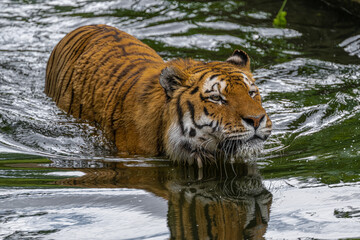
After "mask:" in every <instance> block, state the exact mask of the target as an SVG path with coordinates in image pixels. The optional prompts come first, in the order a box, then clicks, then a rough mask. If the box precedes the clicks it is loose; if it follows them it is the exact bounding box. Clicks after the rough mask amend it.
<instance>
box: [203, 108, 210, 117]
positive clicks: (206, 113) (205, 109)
mask: <svg viewBox="0 0 360 240" xmlns="http://www.w3.org/2000/svg"><path fill="white" fill-rule="evenodd" d="M204 113H205V115H206V116H208V115H209V112H208V110H207V108H206V107H204Z"/></svg>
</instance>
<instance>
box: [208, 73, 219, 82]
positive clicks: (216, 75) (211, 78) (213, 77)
mask: <svg viewBox="0 0 360 240" xmlns="http://www.w3.org/2000/svg"><path fill="white" fill-rule="evenodd" d="M220 75H221V74H215V75H212V76H211V77H210V81H212V80H214V79H215V78H216V77H218V76H220Z"/></svg>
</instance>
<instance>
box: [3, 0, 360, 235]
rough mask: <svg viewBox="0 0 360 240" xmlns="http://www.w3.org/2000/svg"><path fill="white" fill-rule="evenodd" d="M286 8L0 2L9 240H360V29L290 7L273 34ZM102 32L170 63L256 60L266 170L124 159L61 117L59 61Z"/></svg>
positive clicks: (335, 15)
mask: <svg viewBox="0 0 360 240" xmlns="http://www.w3.org/2000/svg"><path fill="white" fill-rule="evenodd" d="M280 6H281V1H279V2H275V1H265V0H257V1H170V0H169V1H154V0H138V1H120V0H109V1H98V2H97V1H86V0H78V1H49V0H42V1H40V0H39V1H36V0H33V1H25V0H24V1H7V0H3V1H1V2H0V187H1V191H0V222H1V225H0V238H4V239H42V238H43V239H71V238H76V239H98V238H103V239H167V238H170V237H171V238H185V239H202V238H205V237H206V236H208V237H210V238H212V239H215V238H218V239H236V238H237V239H242V238H249V237H252V238H255V239H256V238H260V237H261V236H264V238H266V239H296V238H300V239H306V238H316V239H347V238H348V239H351V238H360V201H359V199H360V171H359V167H360V59H359V58H360V20H359V19H357V18H355V17H353V16H350V15H347V14H346V13H343V12H340V11H337V10H335V9H332V8H329V7H328V6H327V5H325V4H323V3H322V2H317V1H313V2H311V3H308V2H306V1H299V0H290V1H288V3H287V6H286V9H285V10H286V11H287V12H288V15H287V20H288V25H287V27H286V28H285V29H280V28H274V27H273V26H272V19H273V18H274V17H275V15H276V13H277V11H278V10H279V8H280ZM98 23H103V24H109V25H112V26H115V27H118V28H119V29H121V30H124V31H126V32H128V33H130V34H133V35H134V36H136V37H138V38H139V39H141V40H142V41H144V42H145V43H147V44H148V45H150V46H151V47H153V48H154V49H155V50H156V51H157V52H159V54H160V55H161V56H162V57H163V58H164V59H166V60H169V59H173V58H177V57H192V58H195V59H202V60H205V61H208V60H224V59H226V58H227V57H228V56H229V55H230V54H231V53H232V51H233V50H234V49H236V48H241V49H244V50H245V51H246V52H248V54H249V55H250V57H251V58H252V59H251V60H252V67H253V69H254V75H255V77H256V78H257V81H258V82H257V83H258V86H259V88H260V91H261V94H262V96H263V102H264V107H265V108H266V109H267V112H268V113H269V115H270V117H271V119H272V121H273V123H274V131H273V134H272V136H271V138H270V139H269V140H268V141H267V144H266V149H265V152H264V155H263V156H261V157H260V158H259V159H258V162H257V165H256V166H253V165H239V166H224V168H221V169H217V170H216V171H214V170H213V169H205V170H204V171H203V172H198V171H197V170H196V169H193V168H183V167H176V166H173V165H172V164H171V163H170V162H169V161H168V160H166V159H156V158H152V159H148V158H141V157H136V158H135V157H134V158H119V157H118V156H116V154H115V153H114V151H113V146H112V144H111V143H109V142H108V141H106V139H104V137H103V135H102V133H101V130H99V129H96V128H95V127H93V126H92V125H90V124H88V123H86V122H85V123H84V122H81V121H78V120H75V119H73V118H72V117H69V116H67V115H66V114H64V113H63V112H62V111H61V110H59V109H58V108H57V107H56V106H55V104H54V103H53V102H52V101H51V100H50V99H49V98H48V97H46V96H45V94H44V93H43V91H44V77H45V67H46V62H47V59H48V57H49V55H50V52H51V50H52V48H53V47H54V46H55V44H56V43H57V42H58V41H59V40H60V39H61V38H62V37H63V36H64V35H65V34H66V33H67V32H69V31H71V30H73V29H74V28H77V27H79V26H82V25H85V24H98ZM48 159H51V160H52V161H50V160H48ZM84 173H86V175H84Z"/></svg>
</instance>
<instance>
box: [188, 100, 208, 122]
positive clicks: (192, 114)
mask: <svg viewBox="0 0 360 240" xmlns="http://www.w3.org/2000/svg"><path fill="white" fill-rule="evenodd" d="M186 103H187V105H188V108H189V110H190V115H191V120H192V122H193V124H194V126H195V127H196V128H197V129H202V128H203V127H210V126H211V125H212V122H211V123H209V124H203V125H198V124H197V123H196V122H195V108H194V105H193V104H192V103H191V102H190V101H186Z"/></svg>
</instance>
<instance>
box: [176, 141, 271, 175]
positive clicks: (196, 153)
mask: <svg viewBox="0 0 360 240" xmlns="http://www.w3.org/2000/svg"><path fill="white" fill-rule="evenodd" d="M263 146H264V140H262V139H260V138H252V139H249V140H248V141H241V140H224V141H222V142H220V143H218V144H217V145H216V147H215V148H214V149H206V148H203V147H196V146H195V147H192V146H190V144H189V143H184V144H183V146H181V147H182V148H183V149H181V150H178V151H172V152H171V154H170V158H171V159H174V160H175V161H177V162H179V163H188V164H189V165H193V164H196V165H197V166H198V167H199V168H202V167H203V166H204V165H209V164H210V165H214V164H215V165H217V164H218V163H223V162H228V163H236V162H253V161H256V160H255V159H256V157H257V156H258V155H259V154H260V153H261V152H262V150H263Z"/></svg>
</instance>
